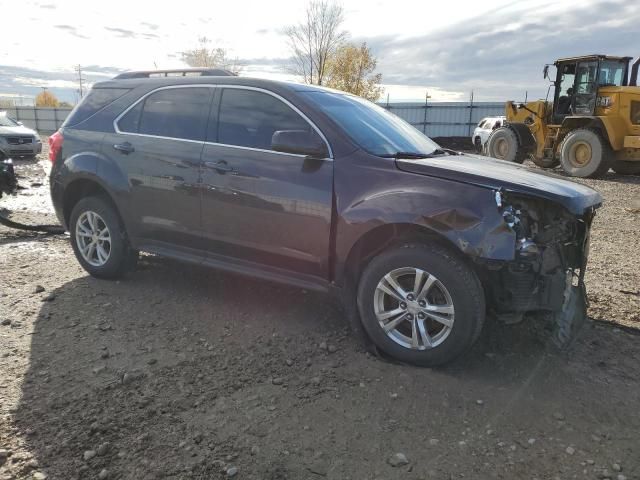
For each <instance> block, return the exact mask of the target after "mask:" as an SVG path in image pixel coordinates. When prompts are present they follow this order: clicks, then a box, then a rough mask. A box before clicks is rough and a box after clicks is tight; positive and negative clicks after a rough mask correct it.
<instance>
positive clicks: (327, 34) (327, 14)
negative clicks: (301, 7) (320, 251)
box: [285, 0, 348, 85]
mask: <svg viewBox="0 0 640 480" xmlns="http://www.w3.org/2000/svg"><path fill="white" fill-rule="evenodd" d="M343 22H344V10H343V8H342V6H340V5H338V4H335V3H331V2H329V1H328V0H319V1H313V2H311V3H309V5H308V6H307V11H306V19H305V21H303V22H301V23H299V24H298V25H292V26H290V27H288V28H286V29H285V34H286V35H287V37H288V38H289V46H290V48H291V52H292V54H293V65H292V67H291V70H292V72H293V73H295V74H297V75H300V76H301V77H302V78H303V80H304V82H305V83H311V84H316V85H323V83H324V82H325V80H326V74H327V66H328V63H329V60H330V59H331V57H332V55H334V54H335V52H336V51H337V50H338V48H339V47H340V46H341V45H342V44H343V43H344V41H345V40H346V38H347V36H348V34H347V32H345V31H344V30H341V26H342V23H343Z"/></svg>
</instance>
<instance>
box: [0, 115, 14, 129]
mask: <svg viewBox="0 0 640 480" xmlns="http://www.w3.org/2000/svg"><path fill="white" fill-rule="evenodd" d="M17 126H18V124H17V123H16V122H14V121H13V120H11V119H10V118H9V117H7V116H6V115H1V114H0V127H17Z"/></svg>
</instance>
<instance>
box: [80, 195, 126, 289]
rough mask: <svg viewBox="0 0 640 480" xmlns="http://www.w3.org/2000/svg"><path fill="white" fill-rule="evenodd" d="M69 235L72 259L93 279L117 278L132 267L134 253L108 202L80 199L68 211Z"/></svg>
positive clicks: (113, 209) (93, 198)
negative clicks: (72, 252) (69, 213)
mask: <svg viewBox="0 0 640 480" xmlns="http://www.w3.org/2000/svg"><path fill="white" fill-rule="evenodd" d="M69 233H70V234H71V245H72V247H73V251H74V253H75V255H76V258H77V259H78V261H79V262H80V265H82V267H83V268H84V269H85V270H86V271H87V272H89V273H90V274H91V275H93V276H94V277H98V278H109V279H114V278H119V277H121V276H122V275H124V273H126V272H127V271H129V270H131V269H133V268H134V267H135V264H136V261H137V259H138V252H137V251H136V250H133V249H132V248H131V246H130V245H129V242H128V240H127V235H126V232H125V230H124V226H123V225H122V222H121V220H120V217H119V216H118V213H117V212H116V210H115V208H114V207H113V205H112V204H111V202H110V201H109V200H108V199H106V198H104V197H87V198H83V199H82V200H80V201H79V202H78V203H77V204H76V205H75V207H74V208H73V211H72V212H71V218H70V222H69Z"/></svg>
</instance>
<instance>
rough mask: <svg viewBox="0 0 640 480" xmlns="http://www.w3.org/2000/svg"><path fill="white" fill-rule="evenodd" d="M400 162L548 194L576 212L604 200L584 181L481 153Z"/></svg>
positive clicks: (406, 167) (411, 168)
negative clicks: (483, 155)
mask: <svg viewBox="0 0 640 480" xmlns="http://www.w3.org/2000/svg"><path fill="white" fill-rule="evenodd" d="M396 164H397V166H398V168H399V169H400V170H403V171H406V172H411V173H417V174H421V175H429V176H432V177H439V178H445V179H447V180H453V181H457V182H464V183H471V184H474V185H479V186H483V187H486V188H490V189H493V190H498V189H500V188H503V189H504V190H505V191H507V192H517V193H522V194H525V195H531V196H535V197H540V198H545V199H547V200H551V201H554V202H557V203H559V204H561V205H562V206H564V207H565V208H566V209H567V210H569V211H570V212H572V213H574V214H576V215H582V214H583V213H584V212H585V210H586V209H588V208H590V207H594V206H595V207H597V206H600V204H601V203H602V196H601V195H600V194H599V193H598V192H597V191H595V190H594V189H592V188H589V187H587V186H585V185H582V184H580V183H577V182H574V181H572V180H568V179H566V178H564V177H561V176H559V175H555V174H552V173H549V172H545V171H544V170H537V169H536V170H534V169H532V168H528V167H524V166H522V165H518V164H516V163H511V162H505V161H503V160H497V159H495V158H489V157H482V156H480V155H469V154H461V155H442V156H437V157H433V158H424V159H418V160H414V159H411V160H408V159H407V160H405V159H398V160H396Z"/></svg>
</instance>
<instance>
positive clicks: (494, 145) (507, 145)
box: [486, 127, 527, 163]
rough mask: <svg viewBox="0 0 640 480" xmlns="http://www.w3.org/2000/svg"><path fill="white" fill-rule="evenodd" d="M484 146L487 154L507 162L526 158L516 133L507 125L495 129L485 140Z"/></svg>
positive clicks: (521, 160)
mask: <svg viewBox="0 0 640 480" xmlns="http://www.w3.org/2000/svg"><path fill="white" fill-rule="evenodd" d="M486 148H487V154H488V156H490V157H493V158H497V159H499V160H505V161H507V162H515V163H522V162H524V161H525V159H526V158H527V154H526V152H524V151H523V150H522V148H521V147H520V143H519V142H518V137H517V135H516V133H515V132H514V131H513V130H511V129H510V128H509V127H500V128H497V129H495V130H494V131H493V132H492V133H491V135H490V136H489V139H488V140H487V147H486Z"/></svg>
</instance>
